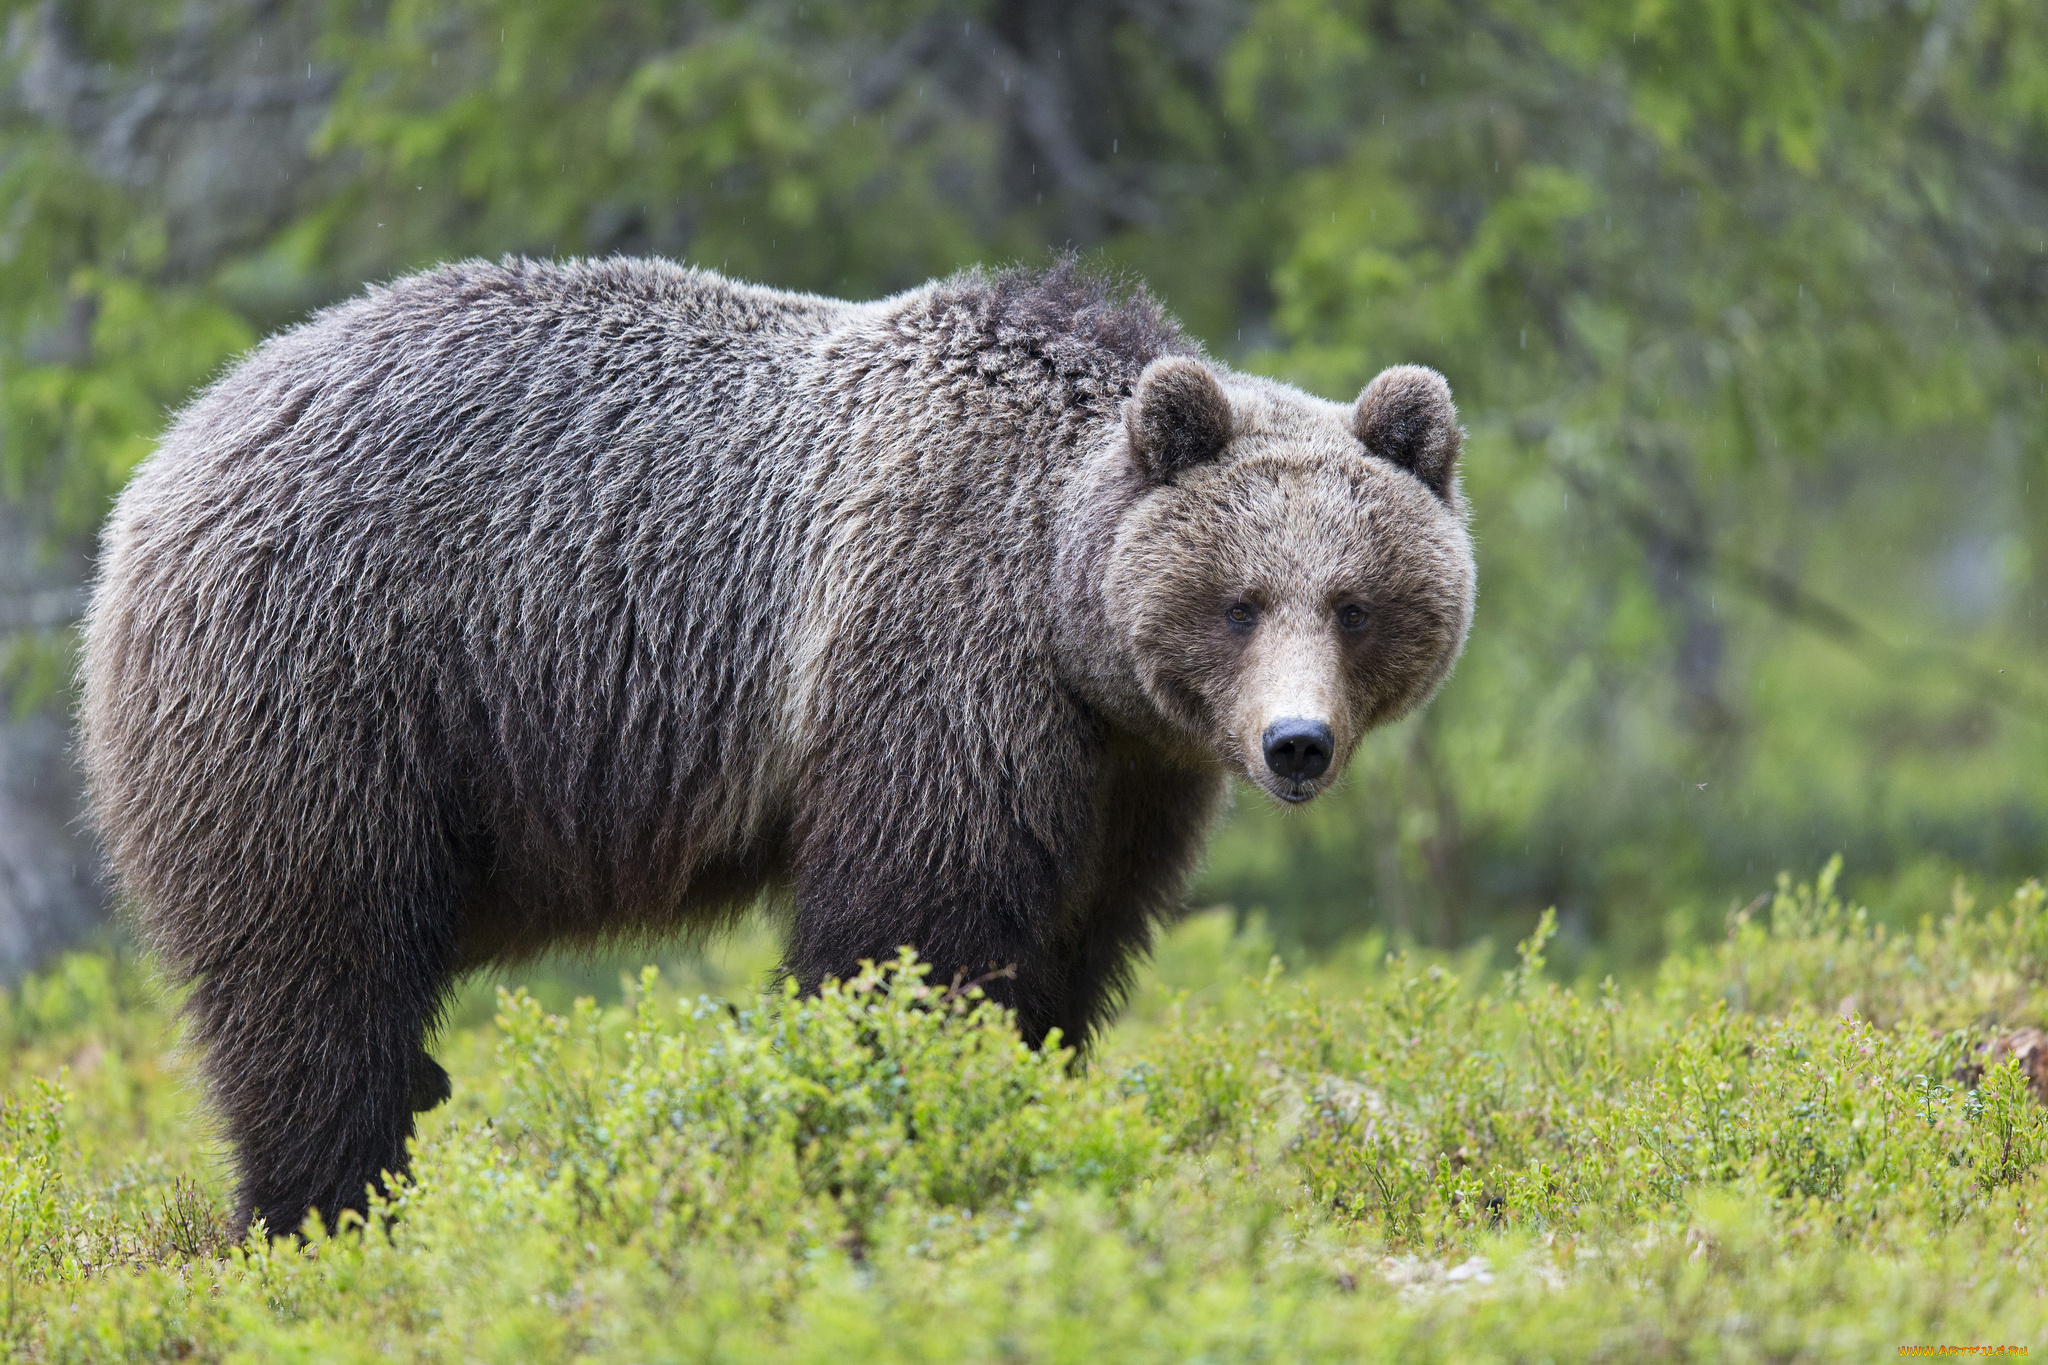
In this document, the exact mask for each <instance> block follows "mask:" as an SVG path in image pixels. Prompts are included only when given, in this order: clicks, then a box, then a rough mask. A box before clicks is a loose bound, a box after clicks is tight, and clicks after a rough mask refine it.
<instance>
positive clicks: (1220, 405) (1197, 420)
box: [1124, 355, 1236, 483]
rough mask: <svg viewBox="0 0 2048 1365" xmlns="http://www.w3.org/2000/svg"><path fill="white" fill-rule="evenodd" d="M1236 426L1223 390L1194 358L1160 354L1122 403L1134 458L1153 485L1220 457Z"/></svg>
mask: <svg viewBox="0 0 2048 1365" xmlns="http://www.w3.org/2000/svg"><path fill="white" fill-rule="evenodd" d="M1235 426H1236V418H1235V417H1234V416H1233V415H1232V414H1231V411H1230V399H1229V398H1227V397H1225V396H1224V393H1223V386H1222V385H1221V384H1218V383H1217V382H1216V376H1215V375H1214V374H1212V373H1210V371H1209V367H1208V366H1207V365H1204V364H1203V363H1202V362H1201V361H1199V360H1196V359H1195V358H1194V357H1193V356H1185V355H1169V356H1161V357H1160V358H1159V359H1158V360H1155V361H1153V362H1152V363H1151V364H1150V365H1147V366H1146V367H1145V373H1143V374H1141V375H1139V376H1138V387H1137V389H1136V390H1135V391H1134V392H1133V393H1132V394H1131V400H1130V402H1128V403H1126V404H1125V405H1124V430H1125V431H1127V432H1129V433H1130V437H1131V454H1132V456H1134V457H1135V458H1136V459H1137V461H1138V467H1139V468H1141V469H1143V470H1144V471H1145V475H1146V477H1147V478H1149V479H1151V480H1152V482H1154V483H1162V482H1164V481H1165V480H1167V479H1170V478H1172V477H1173V476H1174V475H1175V474H1178V473H1180V471H1181V470H1183V469H1189V468H1192V467H1193V466H1195V465H1198V464H1204V463H1207V462H1208V461H1210V460H1213V459H1215V458H1216V457H1217V456H1218V455H1221V454H1222V453H1223V448H1224V447H1225V446H1227V445H1229V444H1230V435H1231V432H1232V430H1233V429H1234V428H1235Z"/></svg>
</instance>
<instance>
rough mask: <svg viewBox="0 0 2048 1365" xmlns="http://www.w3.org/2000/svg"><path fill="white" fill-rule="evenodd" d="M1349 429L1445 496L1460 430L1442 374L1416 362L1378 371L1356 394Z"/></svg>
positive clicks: (1453, 470)
mask: <svg viewBox="0 0 2048 1365" xmlns="http://www.w3.org/2000/svg"><path fill="white" fill-rule="evenodd" d="M1351 430H1352V432H1353V434H1355V435H1356V436H1357V437H1358V439H1359V440H1361V441H1363V442H1364V443H1365V448H1366V450H1367V451H1369V452H1370V453H1372V454H1374V455H1377V456H1379V457H1380V458H1381V459H1383V460H1391V461H1392V462H1393V463H1395V464H1397V465H1399V466H1401V468H1403V469H1405V470H1407V471H1408V472H1409V473H1410V474H1413V475H1414V476H1415V477H1416V478H1418V479H1420V480H1422V482H1423V483H1425V484H1427V485H1428V486H1429V490H1430V491H1431V492H1432V493H1435V494H1436V495H1437V496H1438V497H1440V498H1442V499H1444V500H1445V501H1446V502H1448V501H1450V498H1451V477H1452V475H1453V474H1455V473H1456V472H1457V468H1458V448H1459V447H1460V446H1461V445H1463V444H1464V439H1465V434H1464V433H1463V432H1461V431H1459V430H1458V410H1457V409H1456V408H1455V407H1453V406H1451V386H1450V385H1449V384H1447V383H1445V382H1444V377H1443V376H1442V375H1440V374H1438V373H1437V372H1436V371H1435V370H1431V369H1425V368H1424V367H1422V366H1420V365H1396V366H1394V367H1393V368H1392V369H1386V370H1381V371H1380V372H1379V377H1378V378H1376V379H1374V380H1373V381H1372V383H1370V384H1367V385H1366V386H1365V392H1364V393H1361V394H1359V395H1358V407H1357V408H1356V409H1354V410H1353V411H1352V414H1351Z"/></svg>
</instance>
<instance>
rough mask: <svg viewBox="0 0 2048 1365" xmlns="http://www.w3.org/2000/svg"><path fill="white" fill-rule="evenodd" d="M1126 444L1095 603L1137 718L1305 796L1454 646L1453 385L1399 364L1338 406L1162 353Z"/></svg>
mask: <svg viewBox="0 0 2048 1365" xmlns="http://www.w3.org/2000/svg"><path fill="white" fill-rule="evenodd" d="M1123 428H1124V429H1123V432H1122V441H1123V443H1124V444H1125V445H1126V447H1127V457H1128V460H1129V461H1130V463H1129V465H1128V466H1126V477H1127V478H1129V479H1130V480H1132V481H1133V482H1134V483H1135V484H1137V485H1138V491H1137V492H1136V495H1135V497H1134V498H1133V500H1132V501H1131V502H1130V503H1129V504H1128V507H1127V510H1126V512H1125V514H1124V515H1123V517H1122V518H1121V519H1120V521H1119V523H1118V526H1117V528H1116V533H1115V539H1114V542H1113V545H1112V546H1111V547H1110V551H1109V557H1108V563H1107V564H1106V566H1105V572H1104V577H1103V580H1102V583H1103V595H1104V606H1105V609H1106V611H1107V615H1108V617H1109V624H1110V626H1111V628H1112V629H1113V630H1115V631H1117V632H1119V633H1120V634H1122V635H1123V643H1124V644H1125V646H1126V649H1127V650H1128V653H1127V654H1126V657H1127V658H1129V659H1131V660H1132V661H1133V666H1134V671H1135V673H1136V681H1137V684H1138V686H1139V688H1140V689H1141V690H1142V691H1143V693H1144V695H1145V699H1146V701H1147V703H1148V704H1149V709H1151V710H1152V711H1154V712H1155V713H1156V714H1157V716H1158V717H1159V718H1160V719H1161V720H1163V721H1164V722H1165V723H1166V725H1167V727H1168V728H1169V729H1170V730H1171V731H1172V732H1174V733H1176V734H1177V735H1178V736H1179V737H1180V739H1181V740H1182V741H1183V742H1184V743H1185V744H1187V745H1188V746H1189V747H1192V748H1194V749H1197V750H1199V751H1201V752H1205V753H1207V754H1209V755H1211V756H1213V757H1216V758H1220V759H1221V760H1222V761H1223V762H1224V763H1225V764H1226V765H1228V766H1229V767H1231V768H1233V769H1235V770H1236V771H1237V772H1238V773H1240V774H1241V775H1242V776H1244V777H1246V778H1247V779H1249V780H1250V781H1251V782H1252V783H1254V784H1255V785H1257V786H1259V787H1261V788H1263V789H1264V790H1265V791H1267V792H1268V793H1270V794H1271V795H1273V796H1275V797H1277V798H1278V799H1280V800H1282V801H1288V802H1301V801H1307V800H1309V799H1310V798H1312V797H1314V796H1315V795H1316V794H1317V793H1318V792H1320V791H1323V790H1324V789H1325V788H1327V787H1328V786H1329V785H1330V784H1331V783H1332V782H1333V781H1334V780H1335V779H1336V777H1337V775H1338V774H1339V773H1340V772H1341V771H1342V770H1343V767H1344V764H1345V762H1346V760H1347V759H1349V758H1350V756H1351V753H1352V750H1353V749H1354V748H1355V747H1356V746H1357V744H1358V742H1359V740H1360V739H1361V738H1362V737H1363V736H1364V735H1365V733H1366V732H1367V731H1368V730H1370V729H1372V728H1373V727H1374V726H1376V725H1379V724H1382V723H1383V722H1386V721H1389V720H1392V719H1394V718H1395V717H1398V716H1400V715H1402V714H1404V713H1406V712H1408V711H1410V710H1412V709H1414V708H1415V707H1416V706H1418V705H1420V704H1421V703H1423V702H1424V701H1426V700H1428V698H1429V697H1430V695H1431V694H1432V693H1433V692H1434V691H1435V690H1436V688H1437V686H1438V685H1439V684H1440V683H1442V682H1443V680H1444V678H1445V677H1446V676H1447V675H1448V674H1449V672H1450V670H1451V665H1452V663H1453V662H1454V661H1455V660H1456V659H1457V656H1458V652H1459V650H1460V649H1461V648H1462V647H1463V645H1464V641H1465V632H1466V628H1467V627H1468V625H1469V624H1470V622H1471V619H1472V601H1473V589H1474V569H1473V563H1472V546H1471V541H1470V539H1469V537H1468V536H1467V534H1466V529H1465V522H1466V516H1465V507H1464V501H1463V499H1462V498H1461V497H1460V495H1459V492H1458V477H1457V459H1458V450H1459V445H1460V441H1461V435H1460V432H1459V430H1458V419H1457V412H1456V410H1455V409H1454V408H1453V407H1452V405H1451V391H1450V388H1449V386H1448V385H1446V384H1445V382H1444V380H1443V376H1441V375H1439V374H1437V373H1436V372H1435V371H1434V370H1427V369H1422V368H1420V367H1418V366H1412V365H1403V366H1399V367H1396V368H1394V369H1390V370H1387V371H1385V372H1383V373H1382V374H1381V375H1380V376H1379V377H1378V378H1377V379H1375V380H1373V381H1372V383H1371V384H1370V385H1368V386H1367V387H1366V389H1365V391H1364V392H1363V393H1361V394H1360V395H1359V397H1358V401H1357V403H1355V404H1354V405H1352V406H1350V407H1346V406H1344V405H1342V404H1338V403H1329V402H1325V401H1323V400H1321V399H1316V398H1312V397H1310V396H1308V395H1307V394H1304V393H1302V392H1301V391H1299V390H1297V389H1293V388H1290V387H1288V386H1286V385H1283V384H1277V383H1273V382H1270V381H1267V380H1261V379H1254V378H1249V377H1246V376H1241V375H1235V374H1228V373H1223V372H1219V371H1218V370H1216V369H1214V368H1212V367H1211V366H1209V365H1208V364H1206V363H1204V362H1203V361H1201V360H1199V359H1196V358H1194V357H1191V356H1168V357H1165V358H1163V359H1159V360H1155V361H1154V362H1152V363H1151V364H1150V365H1149V366H1147V367H1146V369H1145V371H1144V373H1143V375H1142V376H1141V377H1140V378H1139V380H1138V383H1137V384H1136V386H1135V388H1134V390H1133V392H1132V394H1131V397H1130V398H1129V400H1127V402H1126V404H1125V408H1124V424H1123Z"/></svg>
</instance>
